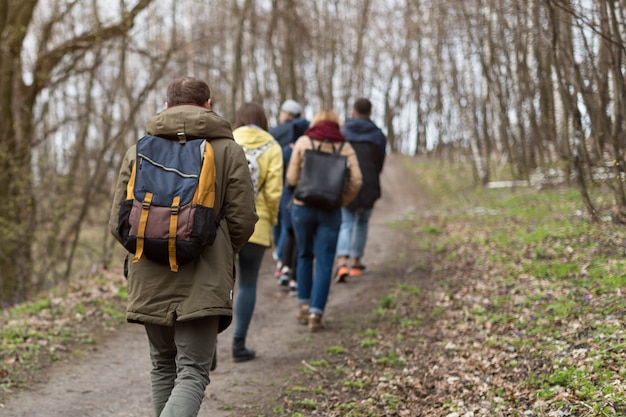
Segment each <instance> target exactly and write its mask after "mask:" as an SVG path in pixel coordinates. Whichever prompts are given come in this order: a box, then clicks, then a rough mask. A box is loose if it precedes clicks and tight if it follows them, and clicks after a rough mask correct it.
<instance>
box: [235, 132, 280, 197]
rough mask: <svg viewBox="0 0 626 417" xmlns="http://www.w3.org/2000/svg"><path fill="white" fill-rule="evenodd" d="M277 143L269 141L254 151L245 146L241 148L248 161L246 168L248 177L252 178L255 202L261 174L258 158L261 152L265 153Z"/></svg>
mask: <svg viewBox="0 0 626 417" xmlns="http://www.w3.org/2000/svg"><path fill="white" fill-rule="evenodd" d="M275 143H278V142H276V141H275V140H271V141H269V142H267V143H266V144H265V145H261V146H259V147H258V148H255V149H251V148H248V147H247V146H243V145H242V146H241V147H242V149H243V151H244V152H245V154H246V159H247V160H248V168H249V169H250V176H251V177H252V185H253V187H252V188H253V189H254V199H255V200H256V198H257V197H258V195H259V191H260V189H261V185H262V184H259V182H260V181H261V179H260V178H261V173H260V171H259V161H258V159H259V156H261V154H263V152H265V151H266V150H267V149H268V148H269V147H270V146H272V145H273V144H275Z"/></svg>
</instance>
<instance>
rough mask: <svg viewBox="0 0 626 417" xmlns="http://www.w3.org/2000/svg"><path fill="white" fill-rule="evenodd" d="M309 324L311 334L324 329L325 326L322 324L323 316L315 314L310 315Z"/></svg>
mask: <svg viewBox="0 0 626 417" xmlns="http://www.w3.org/2000/svg"><path fill="white" fill-rule="evenodd" d="M308 324H309V331H310V332H311V333H313V332H316V331H318V330H320V329H322V328H324V324H322V315H321V314H315V313H311V314H309V318H308Z"/></svg>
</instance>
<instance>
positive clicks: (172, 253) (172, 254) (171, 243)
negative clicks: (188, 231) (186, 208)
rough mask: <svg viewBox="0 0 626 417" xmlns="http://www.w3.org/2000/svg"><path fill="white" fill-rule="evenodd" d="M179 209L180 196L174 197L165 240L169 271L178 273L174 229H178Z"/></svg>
mask: <svg viewBox="0 0 626 417" xmlns="http://www.w3.org/2000/svg"><path fill="white" fill-rule="evenodd" d="M179 209H180V196H176V197H174V201H172V207H171V209H170V233H169V236H168V238H167V251H168V253H169V258H170V270H171V271H172V272H178V264H177V263H176V229H178V212H179Z"/></svg>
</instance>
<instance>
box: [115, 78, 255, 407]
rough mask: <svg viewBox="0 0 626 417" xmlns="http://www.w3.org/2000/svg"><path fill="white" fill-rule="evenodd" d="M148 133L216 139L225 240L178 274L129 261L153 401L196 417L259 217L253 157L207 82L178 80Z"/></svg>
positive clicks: (130, 312)
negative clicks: (241, 258)
mask: <svg viewBox="0 0 626 417" xmlns="http://www.w3.org/2000/svg"><path fill="white" fill-rule="evenodd" d="M146 131H147V133H148V134H151V135H155V136H159V137H163V138H168V139H171V140H178V139H177V138H178V136H179V135H180V134H184V135H185V136H186V137H188V138H204V139H207V140H208V141H210V143H211V145H212V147H213V150H214V155H215V168H216V180H215V181H216V184H215V185H216V186H215V212H216V213H219V212H221V213H223V218H222V220H221V221H220V223H219V226H218V229H217V237H216V239H215V241H214V243H213V244H212V245H211V246H207V247H205V248H204V249H203V251H202V253H201V254H200V256H199V257H198V258H197V259H195V260H194V261H192V262H190V263H187V264H184V265H181V266H180V268H179V270H178V272H172V271H171V269H170V267H169V266H168V265H163V264H159V263H155V262H152V261H150V260H148V259H146V258H145V257H143V258H141V259H139V261H138V262H136V263H130V264H129V266H128V304H127V309H126V319H127V321H129V322H132V323H140V324H142V325H143V326H144V327H145V330H146V333H147V336H148V342H149V347H150V357H151V360H152V371H151V386H152V406H153V409H154V413H155V416H157V417H174V416H175V417H195V416H197V415H198V411H199V409H200V405H201V403H202V399H203V398H204V391H205V389H206V387H207V385H208V384H209V382H210V379H209V372H210V369H211V364H212V362H213V359H214V353H215V349H216V343H217V335H218V333H220V332H222V331H223V330H225V329H226V328H227V327H228V326H229V325H230V324H231V321H232V306H233V291H234V284H235V256H236V254H237V253H238V252H239V250H240V249H241V248H242V246H243V245H244V244H245V243H246V242H247V241H248V239H249V238H250V236H251V235H252V233H253V232H254V227H255V223H256V222H257V220H258V216H257V214H256V209H255V199H254V190H253V186H252V180H251V178H250V172H249V170H248V163H247V160H246V157H245V154H244V152H243V150H242V148H241V146H239V145H238V144H237V143H236V142H235V141H234V139H233V135H232V127H231V125H230V123H229V122H228V121H227V120H226V119H224V118H222V117H220V116H219V115H217V114H216V113H215V112H213V111H212V110H211V94H210V89H209V86H208V85H207V83H206V82H204V81H202V80H199V79H197V78H193V77H183V78H178V79H175V80H174V81H172V82H171V83H170V85H169V86H168V88H167V103H166V109H165V110H163V111H162V112H160V113H158V114H156V115H155V116H153V117H152V118H151V119H150V120H148V122H147V124H146ZM135 155H136V147H135V145H133V146H131V147H130V148H129V149H128V151H127V152H126V154H125V156H124V160H123V161H122V165H121V168H120V171H119V175H118V178H117V183H116V189H115V195H114V199H113V203H112V207H111V212H110V218H109V229H110V230H111V232H112V234H113V236H114V237H115V238H116V239H117V240H118V241H120V242H121V237H120V234H119V231H118V217H119V210H120V206H121V204H122V203H123V202H124V200H125V199H126V186H127V184H128V182H129V179H130V175H131V171H132V168H133V164H134V163H135V158H136V156H135Z"/></svg>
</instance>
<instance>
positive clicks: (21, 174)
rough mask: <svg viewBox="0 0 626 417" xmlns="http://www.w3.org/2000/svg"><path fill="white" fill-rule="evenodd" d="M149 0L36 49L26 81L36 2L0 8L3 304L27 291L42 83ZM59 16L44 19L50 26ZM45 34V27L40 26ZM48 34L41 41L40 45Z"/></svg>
mask: <svg viewBox="0 0 626 417" xmlns="http://www.w3.org/2000/svg"><path fill="white" fill-rule="evenodd" d="M150 1H151V0H140V1H138V2H137V3H136V5H135V6H134V7H133V8H132V9H131V10H129V11H127V13H126V14H125V15H124V17H123V18H122V20H120V21H119V22H118V23H115V24H113V25H111V26H104V27H100V28H95V29H93V30H92V31H88V32H85V33H83V34H82V35H79V36H77V37H75V38H72V39H69V40H67V41H65V42H64V43H61V44H59V45H58V46H56V47H53V48H51V49H46V48H45V47H42V48H41V51H42V52H41V53H40V54H39V55H38V57H37V60H36V62H35V64H34V70H33V79H32V82H31V83H30V84H28V85H27V84H25V83H24V82H23V80H24V74H23V65H22V61H21V53H22V51H23V48H24V38H25V36H26V34H27V32H26V31H25V30H23V28H26V27H28V26H29V25H30V23H31V20H32V18H33V12H34V9H35V6H36V5H37V1H23V2H20V3H19V4H17V3H16V4H11V5H9V6H8V7H7V8H5V9H3V10H4V11H3V13H5V12H6V14H5V18H6V19H5V20H3V21H2V22H0V25H2V26H0V35H1V36H2V39H3V46H2V48H0V54H1V57H2V60H1V61H2V65H1V66H0V97H1V98H0V125H2V126H4V128H3V129H0V167H2V169H1V170H0V171H1V172H0V212H2V213H4V214H3V216H2V219H1V222H0V233H2V235H3V244H2V251H1V253H0V270H2V274H3V279H2V284H0V288H1V291H0V301H1V302H2V303H3V305H6V304H9V305H10V304H13V303H15V302H18V301H21V300H23V299H24V298H25V297H26V296H27V295H28V292H29V291H30V283H31V278H32V271H33V263H32V244H33V242H34V240H35V229H34V225H35V221H36V218H35V213H36V205H37V196H35V195H33V177H32V174H33V166H32V163H33V160H32V155H33V154H32V152H33V146H32V145H33V143H32V140H33V137H34V135H33V133H34V130H33V127H34V120H33V110H34V106H35V102H36V99H37V97H38V95H39V93H40V92H41V91H42V90H43V89H45V88H47V87H48V86H49V85H50V83H51V80H52V76H53V73H54V71H55V69H57V68H58V67H59V66H60V65H61V64H62V63H63V62H64V61H63V60H65V59H67V58H68V57H70V56H72V55H78V54H82V53H83V52H84V51H85V50H88V49H90V48H92V47H93V45H95V44H98V43H101V42H103V41H105V40H107V39H111V38H114V37H117V36H119V35H122V34H124V33H126V32H127V31H128V30H130V28H131V27H132V25H133V23H134V19H135V17H136V16H137V14H138V13H139V12H140V11H142V10H143V9H145V8H146V7H147V6H148V5H149V4H150ZM57 22H58V21H55V20H52V21H50V22H48V25H47V26H46V25H45V24H44V28H45V29H48V30H49V31H51V29H52V27H53V26H54V25H55V23H57ZM44 35H45V31H44ZM48 40H49V38H42V39H40V42H41V44H42V45H43V46H45V44H46V42H48Z"/></svg>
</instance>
